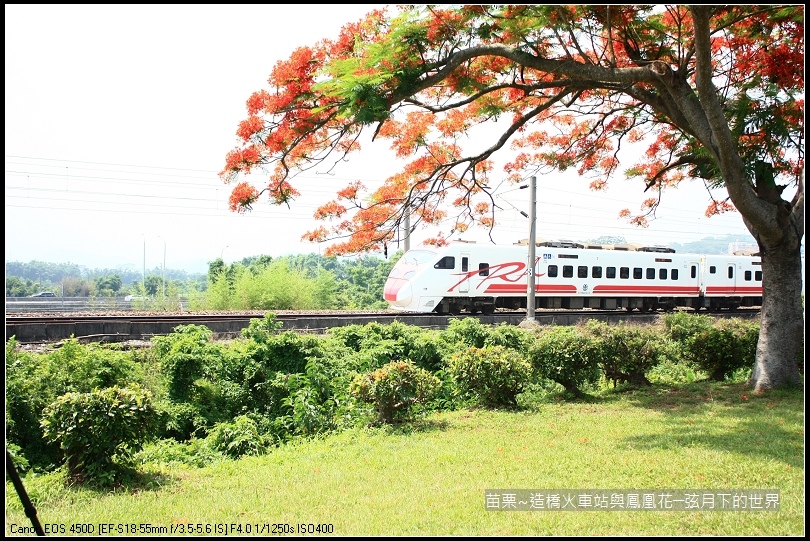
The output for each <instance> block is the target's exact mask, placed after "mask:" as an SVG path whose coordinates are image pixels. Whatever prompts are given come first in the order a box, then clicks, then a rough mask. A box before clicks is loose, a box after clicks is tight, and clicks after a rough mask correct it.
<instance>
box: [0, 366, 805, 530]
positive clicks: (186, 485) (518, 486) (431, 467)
mask: <svg viewBox="0 0 810 541" xmlns="http://www.w3.org/2000/svg"><path fill="white" fill-rule="evenodd" d="M525 404H526V405H525V407H524V409H523V410H521V411H489V410H483V409H478V410H468V411H457V412H450V413H440V414H432V415H430V416H427V417H424V418H420V419H418V420H416V421H414V422H412V423H410V424H407V425H400V426H397V427H380V428H364V429H353V430H349V431H346V432H343V433H340V434H335V435H331V436H328V437H323V438H320V439H316V440H308V441H298V442H295V443H292V444H287V445H284V446H282V447H279V448H277V449H275V450H273V452H272V453H270V454H267V455H264V456H254V457H248V458H243V459H241V460H237V461H224V462H220V463H217V464H215V465H212V466H209V467H206V468H201V469H194V468H190V467H186V466H181V465H165V464H164V465H154V464H153V465H145V466H144V467H143V470H142V471H143V473H144V475H143V478H144V482H143V483H142V485H141V486H139V487H137V488H127V489H124V490H118V491H106V492H100V491H94V490H92V489H88V488H78V487H66V486H65V484H64V474H63V473H61V472H55V473H51V474H40V475H27V476H25V477H24V479H23V481H24V483H25V486H26V489H27V490H28V493H29V496H30V497H31V499H32V500H33V502H34V504H35V506H36V509H37V513H38V518H39V521H40V522H41V523H42V524H43V525H45V524H48V525H56V526H55V527H57V528H59V526H60V525H61V526H62V527H63V528H64V529H65V534H66V535H76V534H77V533H82V534H87V533H90V534H91V535H99V534H100V533H104V532H101V526H100V525H101V524H110V525H113V526H112V530H113V531H112V532H111V533H112V534H114V535H119V534H120V535H127V534H134V535H146V534H148V535H156V534H157V535H172V534H175V535H189V534H191V535H212V536H213V535H219V534H223V533H227V534H229V535H240V534H241V535H255V534H256V533H257V530H258V533H260V534H265V535H272V534H273V533H274V531H273V530H274V529H275V533H286V532H290V531H291V533H289V535H298V534H300V530H299V528H300V526H299V525H304V532H306V531H307V529H309V530H311V532H312V533H311V535H328V534H331V535H339V536H355V535H366V536H383V535H390V536H405V535H415V536H432V535H445V536H450V535H453V536H458V535H474V536H496V535H504V536H506V535H510V536H518V535H555V536H574V535H601V536H613V535H615V536H630V535H651V536H669V535H672V536H675V535H677V536H692V535H723V536H742V535H745V536H803V535H804V516H805V515H804V505H805V502H804V497H805V482H804V481H805V479H804V392H803V391H802V390H792V391H775V392H769V393H765V394H763V395H753V394H751V393H750V392H749V391H748V389H747V388H746V387H745V386H744V385H743V384H729V383H726V384H716V383H709V382H706V381H701V382H696V383H691V384H686V385H679V386H676V387H670V386H662V385H656V386H653V387H651V388H646V389H635V390H623V391H608V392H604V393H601V394H599V395H598V396H595V397H593V398H591V399H588V400H580V401H574V402H566V401H562V400H560V401H558V402H555V403H548V402H545V403H536V404H533V403H531V402H530V401H529V402H526V403H525ZM488 489H503V490H511V489H515V490H537V491H540V490H542V491H546V492H549V491H555V490H556V491H563V490H569V491H570V490H582V491H584V490H596V489H604V490H606V491H620V492H624V493H626V492H628V491H639V492H662V491H664V490H694V491H701V492H710V493H718V494H719V493H724V492H733V491H735V490H742V491H750V490H757V489H759V490H767V491H770V492H773V493H776V494H778V497H779V500H778V503H779V510H778V511H751V510H746V511H717V510H706V509H703V510H688V511H683V510H682V511H642V510H633V511H630V510H624V511H621V510H592V511H550V510H545V511H539V510H538V511H502V510H487V506H486V498H485V494H486V491H487V490H488ZM310 524H311V525H322V526H321V532H320V533H318V532H317V531H315V526H307V525H310ZM76 525H86V526H80V527H78V528H77V527H76ZM274 525H277V526H274ZM30 526H31V521H30V520H29V519H28V517H27V516H26V515H25V513H24V511H23V508H22V505H21V503H20V499H19V498H18V496H17V494H16V492H15V490H14V487H13V486H12V485H11V483H10V482H7V484H6V535H20V534H21V533H25V531H24V529H25V528H26V527H28V528H30ZM71 527H73V528H72V529H73V530H74V531H73V532H71ZM90 527H92V528H93V531H89V532H88V531H84V532H81V531H79V530H81V529H84V530H88V529H89V528H90ZM240 528H241V532H240V531H239V529H240ZM29 532H30V530H29ZM29 535H30V533H29Z"/></svg>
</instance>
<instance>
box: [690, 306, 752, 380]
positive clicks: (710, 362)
mask: <svg viewBox="0 0 810 541" xmlns="http://www.w3.org/2000/svg"><path fill="white" fill-rule="evenodd" d="M758 340H759V323H757V322H752V321H746V320H743V319H739V318H732V319H719V320H717V321H715V323H714V325H713V326H712V327H711V328H710V329H706V330H703V331H701V332H699V333H697V334H694V335H692V336H690V337H689V338H688V339H687V340H686V343H685V344H686V355H687V357H688V358H689V359H690V360H691V361H692V362H694V363H695V364H697V365H698V366H699V367H700V368H702V369H703V370H705V371H706V372H707V373H708V374H709V378H710V379H712V380H714V381H723V380H724V379H726V377H727V376H729V375H730V374H732V373H733V372H734V371H735V370H737V369H739V368H743V367H746V366H748V367H753V366H754V360H755V359H756V353H757V341H758Z"/></svg>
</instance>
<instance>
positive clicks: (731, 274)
mask: <svg viewBox="0 0 810 541" xmlns="http://www.w3.org/2000/svg"><path fill="white" fill-rule="evenodd" d="M728 277H729V278H734V267H732V266H729V268H728Z"/></svg>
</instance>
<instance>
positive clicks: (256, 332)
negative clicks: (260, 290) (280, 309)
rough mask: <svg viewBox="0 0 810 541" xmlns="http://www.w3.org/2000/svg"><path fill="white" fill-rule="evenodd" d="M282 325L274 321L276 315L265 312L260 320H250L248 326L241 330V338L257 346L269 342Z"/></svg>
mask: <svg viewBox="0 0 810 541" xmlns="http://www.w3.org/2000/svg"><path fill="white" fill-rule="evenodd" d="M283 326H284V323H282V322H281V321H276V314H274V313H272V312H267V313H266V314H265V315H264V318H262V319H258V318H256V319H251V320H250V322H249V323H248V326H247V327H245V328H244V329H242V332H241V335H242V337H244V338H246V339H248V340H253V341H254V342H257V343H259V344H263V343H266V342H269V341H270V340H271V339H272V337H273V336H275V335H276V334H278V333H279V332H280V331H281V328H282V327H283Z"/></svg>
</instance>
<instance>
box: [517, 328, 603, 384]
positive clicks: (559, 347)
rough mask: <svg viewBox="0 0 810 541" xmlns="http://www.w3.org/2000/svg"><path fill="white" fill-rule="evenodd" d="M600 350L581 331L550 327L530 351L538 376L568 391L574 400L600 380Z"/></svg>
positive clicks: (530, 360) (541, 334)
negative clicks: (586, 388) (584, 388)
mask: <svg viewBox="0 0 810 541" xmlns="http://www.w3.org/2000/svg"><path fill="white" fill-rule="evenodd" d="M598 351H599V348H598V346H597V345H596V344H595V339H594V338H593V337H591V336H589V335H587V333H585V331H584V330H583V329H581V328H579V327H550V328H548V329H545V330H544V331H543V332H541V333H540V334H539V335H538V336H537V337H536V338H535V341H534V344H532V346H531V347H530V348H529V362H531V364H532V366H533V368H534V370H535V374H536V375H537V376H539V377H541V378H546V379H550V380H552V381H555V382H557V383H559V384H560V385H562V386H563V387H565V390H566V391H567V392H569V393H571V394H573V395H575V396H581V395H582V394H584V392H583V387H585V386H586V385H595V384H596V383H597V382H598V381H599V378H600V376H601V370H600V369H599V357H598Z"/></svg>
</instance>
